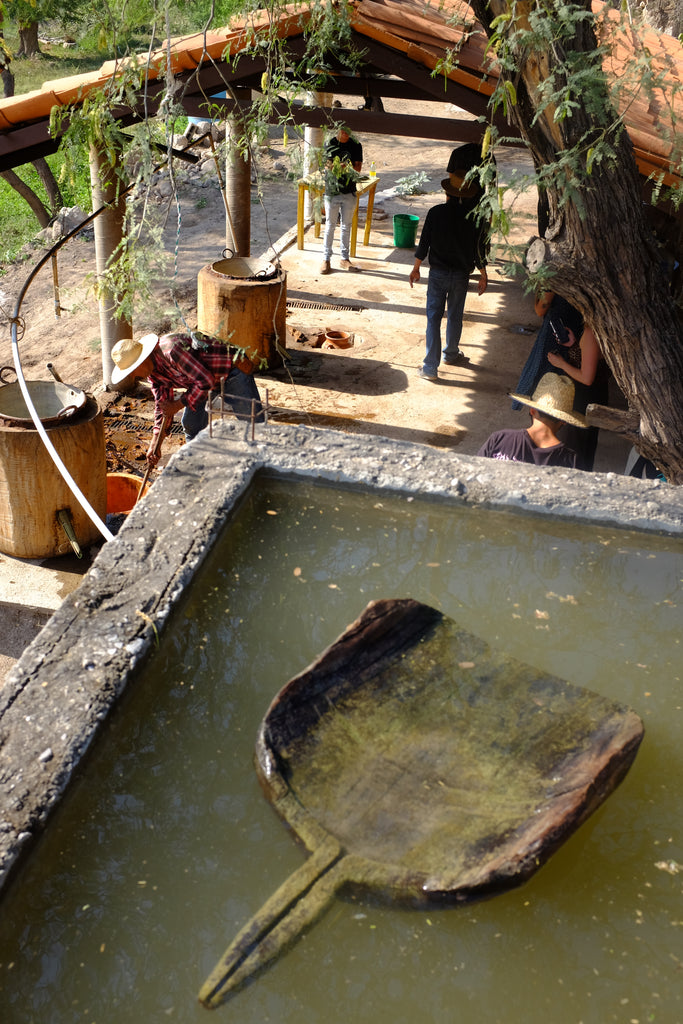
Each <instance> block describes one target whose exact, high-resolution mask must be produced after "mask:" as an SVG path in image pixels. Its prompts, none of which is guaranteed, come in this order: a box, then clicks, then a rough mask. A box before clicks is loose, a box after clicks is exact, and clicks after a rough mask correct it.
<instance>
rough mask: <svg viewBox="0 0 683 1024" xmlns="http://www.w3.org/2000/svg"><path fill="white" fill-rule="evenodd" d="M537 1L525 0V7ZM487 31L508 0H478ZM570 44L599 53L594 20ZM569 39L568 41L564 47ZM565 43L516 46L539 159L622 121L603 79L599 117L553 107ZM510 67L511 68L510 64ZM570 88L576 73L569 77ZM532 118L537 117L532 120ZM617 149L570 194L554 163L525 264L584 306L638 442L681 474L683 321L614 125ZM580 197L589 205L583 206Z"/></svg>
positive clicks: (527, 134) (672, 475) (666, 468)
mask: <svg viewBox="0 0 683 1024" xmlns="http://www.w3.org/2000/svg"><path fill="white" fill-rule="evenodd" d="M531 6H532V5H531V4H530V3H526V4H522V5H521V6H520V5H519V4H518V6H517V8H516V10H517V11H518V12H520V11H521V12H528V11H530V10H531ZM586 6H587V8H588V9H590V7H589V0H586ZM471 7H472V9H473V10H474V12H475V14H476V15H477V17H478V18H479V20H480V21H481V23H482V25H483V26H484V28H485V30H486V32H487V34H488V35H492V34H493V32H492V29H491V21H492V20H493V19H494V18H495V17H497V16H498V15H501V14H505V13H506V11H508V10H509V8H508V6H507V3H506V0H490V2H489V0H471ZM524 16H525V15H524V13H521V14H520V13H518V15H517V19H516V21H515V23H514V26H513V27H512V28H511V29H510V33H509V35H508V39H507V42H508V44H509V45H511V47H512V50H513V53H514V50H515V28H516V27H522V28H525V27H527V26H526V25H525V24H524V21H523V18H524ZM570 45H571V48H572V49H574V50H577V51H581V52H582V53H592V52H593V51H594V50H595V48H596V41H595V34H594V30H593V28H592V26H591V25H590V24H588V23H585V22H581V23H580V24H579V27H578V29H576V30H575V37H574V39H573V41H572V42H571V44H570ZM569 48H570V47H569V46H568V47H567V49H569ZM564 55H565V52H564V51H563V50H562V44H561V42H559V43H558V42H557V41H555V43H554V45H553V50H552V52H550V50H548V51H546V52H540V53H539V52H535V53H534V52H531V51H530V50H529V49H524V50H523V49H522V48H521V47H519V48H518V50H517V52H516V53H514V58H515V63H516V65H517V67H516V72H517V74H516V77H515V78H514V82H513V84H514V87H515V93H516V103H515V105H514V106H512V107H511V116H512V117H513V119H514V120H515V122H516V123H517V125H518V127H519V129H520V132H521V134H522V137H523V138H524V139H525V141H526V142H527V144H528V146H529V149H530V151H531V154H532V156H533V159H534V164H535V166H536V168H537V169H538V168H541V169H543V168H547V167H548V165H552V164H555V163H556V162H557V158H558V156H559V155H561V154H562V153H564V152H566V151H567V150H569V149H571V148H572V147H574V146H578V145H579V143H580V142H581V143H582V144H583V147H584V150H585V148H586V145H587V143H586V139H587V138H590V137H591V135H593V137H597V135H598V133H599V132H600V131H603V130H604V126H605V124H607V123H609V121H610V120H614V122H615V123H616V122H617V117H616V115H615V113H614V111H613V109H612V108H611V105H610V102H609V98H608V95H607V88H606V86H605V99H604V107H605V115H606V119H605V120H604V121H602V122H601V123H599V122H598V119H597V117H596V116H591V114H590V113H589V112H588V110H587V107H586V106H585V105H584V104H583V103H581V105H580V106H579V108H574V109H573V111H572V113H571V116H568V117H566V118H565V119H564V120H562V119H558V120H556V119H555V116H554V115H555V114H556V110H555V108H554V107H551V106H549V105H547V101H545V102H543V101H542V100H541V99H540V93H539V86H540V85H541V84H542V83H543V81H544V79H546V78H547V77H548V74H549V72H550V71H551V70H552V69H553V67H558V66H560V62H561V61H562V60H563V59H564ZM504 77H508V78H510V81H512V77H511V73H508V74H507V75H505V74H504ZM567 85H568V88H571V82H568V83H567ZM534 118H535V119H536V120H535V121H534ZM611 141H612V143H613V145H614V146H615V148H616V150H617V153H618V159H617V161H616V162H615V163H614V164H612V165H610V164H609V163H608V162H607V161H605V162H603V163H597V162H596V163H595V164H594V166H593V170H592V173H591V174H590V175H587V176H586V178H585V181H584V183H583V184H582V186H581V187H580V189H579V191H578V192H577V193H576V195H575V197H572V196H571V194H570V193H569V192H568V188H567V186H566V185H565V186H564V187H563V183H562V171H561V169H557V170H556V173H555V175H554V177H553V178H549V179H548V181H549V182H550V184H549V185H548V187H547V200H548V204H547V205H548V227H547V229H546V231H545V236H544V238H542V239H540V238H538V239H536V240H535V241H534V243H533V244H532V245H531V246H530V249H529V253H528V257H527V265H528V268H529V270H530V271H531V272H532V273H533V272H534V271H537V270H538V269H539V268H540V267H541V266H542V265H545V266H547V267H549V268H550V269H551V270H552V271H553V275H554V276H553V284H552V286H551V287H553V288H554V290H556V291H557V292H558V293H560V294H562V295H563V296H564V297H565V298H567V299H568V300H569V301H570V302H571V303H572V304H573V305H574V306H576V308H577V309H578V310H579V311H580V312H581V313H582V314H583V316H584V318H585V319H586V321H587V323H588V324H590V325H591V326H592V327H593V329H594V331H595V334H596V337H597V339H598V342H599V344H600V347H601V349H602V352H603V355H604V357H605V360H606V362H607V364H608V366H609V367H610V369H611V370H612V373H613V374H614V377H615V380H616V382H617V384H618V385H619V387H620V388H621V390H622V392H623V393H624V395H625V396H626V398H627V400H628V402H629V406H630V407H631V408H632V409H633V410H634V411H635V412H637V414H638V416H639V418H640V437H639V440H638V443H637V447H638V449H639V451H640V452H641V453H642V454H643V455H645V456H646V457H647V458H649V459H651V460H652V461H653V462H655V464H656V465H657V466H658V467H659V468H660V469H661V470H662V471H663V472H664V474H665V475H666V477H667V479H668V480H669V481H670V482H672V483H683V401H682V400H681V396H683V328H682V325H681V323H680V322H679V320H678V318H677V311H676V307H675V304H674V301H673V298H672V297H671V294H670V292H669V289H668V287H667V286H666V281H665V280H664V279H663V276H662V271H661V259H660V256H659V254H658V251H657V248H656V244H655V240H654V238H653V236H652V233H651V231H650V229H649V227H648V226H647V223H646V221H645V217H644V214H643V199H642V190H641V183H640V178H639V175H638V170H637V167H636V163H635V159H634V156H633V148H632V145H631V141H630V139H629V137H628V135H627V133H626V132H623V133H622V134H621V135H620V136H618V137H617V136H614V133H612V138H611ZM579 203H580V204H581V205H582V206H583V209H581V208H580V206H579Z"/></svg>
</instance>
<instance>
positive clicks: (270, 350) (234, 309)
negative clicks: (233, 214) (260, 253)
mask: <svg viewBox="0 0 683 1024" xmlns="http://www.w3.org/2000/svg"><path fill="white" fill-rule="evenodd" d="M286 312H287V275H286V273H285V271H283V270H282V269H281V268H276V267H274V266H273V265H272V264H268V263H264V262H263V261H262V260H255V259H246V258H243V257H231V258H229V259H223V260H218V262H217V263H209V264H208V265H207V266H206V267H202V269H201V270H200V271H199V275H198V278H197V328H198V329H199V330H200V331H202V332H203V333H204V334H210V335H212V336H213V337H216V338H220V339H221V340H222V341H225V342H228V343H229V344H231V345H235V346H236V347H237V348H243V349H244V350H245V352H246V354H247V356H248V357H249V359H250V360H251V361H252V363H253V364H254V368H255V370H257V371H259V370H265V369H268V368H269V367H270V368H272V367H274V366H281V365H282V361H283V356H284V352H285V348H286V345H285V340H286V338H285V329H286V327H285V316H286Z"/></svg>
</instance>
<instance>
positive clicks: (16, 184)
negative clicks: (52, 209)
mask: <svg viewBox="0 0 683 1024" xmlns="http://www.w3.org/2000/svg"><path fill="white" fill-rule="evenodd" d="M0 176H2V177H3V178H4V179H5V181H6V182H7V184H8V185H11V186H12V188H13V189H15V190H16V191H17V192H18V193H19V195H20V196H21V197H22V198H23V199H25V200H26V202H27V203H28V205H29V206H30V207H31V209H32V210H33V212H34V213H35V215H36V217H37V218H38V223H39V224H40V226H41V228H46V227H47V226H48V224H49V223H50V220H51V219H52V218H51V216H50V214H49V212H48V211H47V210H46V209H45V207H44V206H43V204H42V203H41V201H40V199H39V198H38V196H37V195H36V194H35V192H34V191H33V189H32V188H30V187H29V186H28V185H27V184H26V182H25V181H22V180H21V178H20V177H19V175H18V174H15V173H14V171H0Z"/></svg>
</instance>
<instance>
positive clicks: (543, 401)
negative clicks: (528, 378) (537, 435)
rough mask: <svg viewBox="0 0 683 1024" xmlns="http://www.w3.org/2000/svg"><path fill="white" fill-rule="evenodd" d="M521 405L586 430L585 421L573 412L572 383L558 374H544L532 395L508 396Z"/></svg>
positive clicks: (579, 414)
mask: <svg viewBox="0 0 683 1024" xmlns="http://www.w3.org/2000/svg"><path fill="white" fill-rule="evenodd" d="M510 398H512V399H514V401H516V402H521V404H522V405H528V406H529V407H530V408H532V409H538V411H539V412H544V413H546V415H547V416H554V417H555V419H556V420H562V421H563V422H564V423H570V424H571V425H572V426H573V427H584V428H587V427H588V424H587V423H586V419H585V417H584V416H582V415H581V413H578V412H574V411H573V405H574V382H573V381H572V380H570V378H569V377H565V376H562V375H560V374H559V373H546V374H544V375H543V376H542V377H541V379H540V380H539V382H538V384H537V386H536V390H535V391H534V393H533V395H512V394H511V395H510Z"/></svg>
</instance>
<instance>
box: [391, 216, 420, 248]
mask: <svg viewBox="0 0 683 1024" xmlns="http://www.w3.org/2000/svg"><path fill="white" fill-rule="evenodd" d="M419 223H420V218H419V217H416V216H415V214H414V213H395V214H394V245H395V246H396V247H397V248H398V249H412V247H413V246H414V245H415V236H416V235H417V225H418V224H419Z"/></svg>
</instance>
